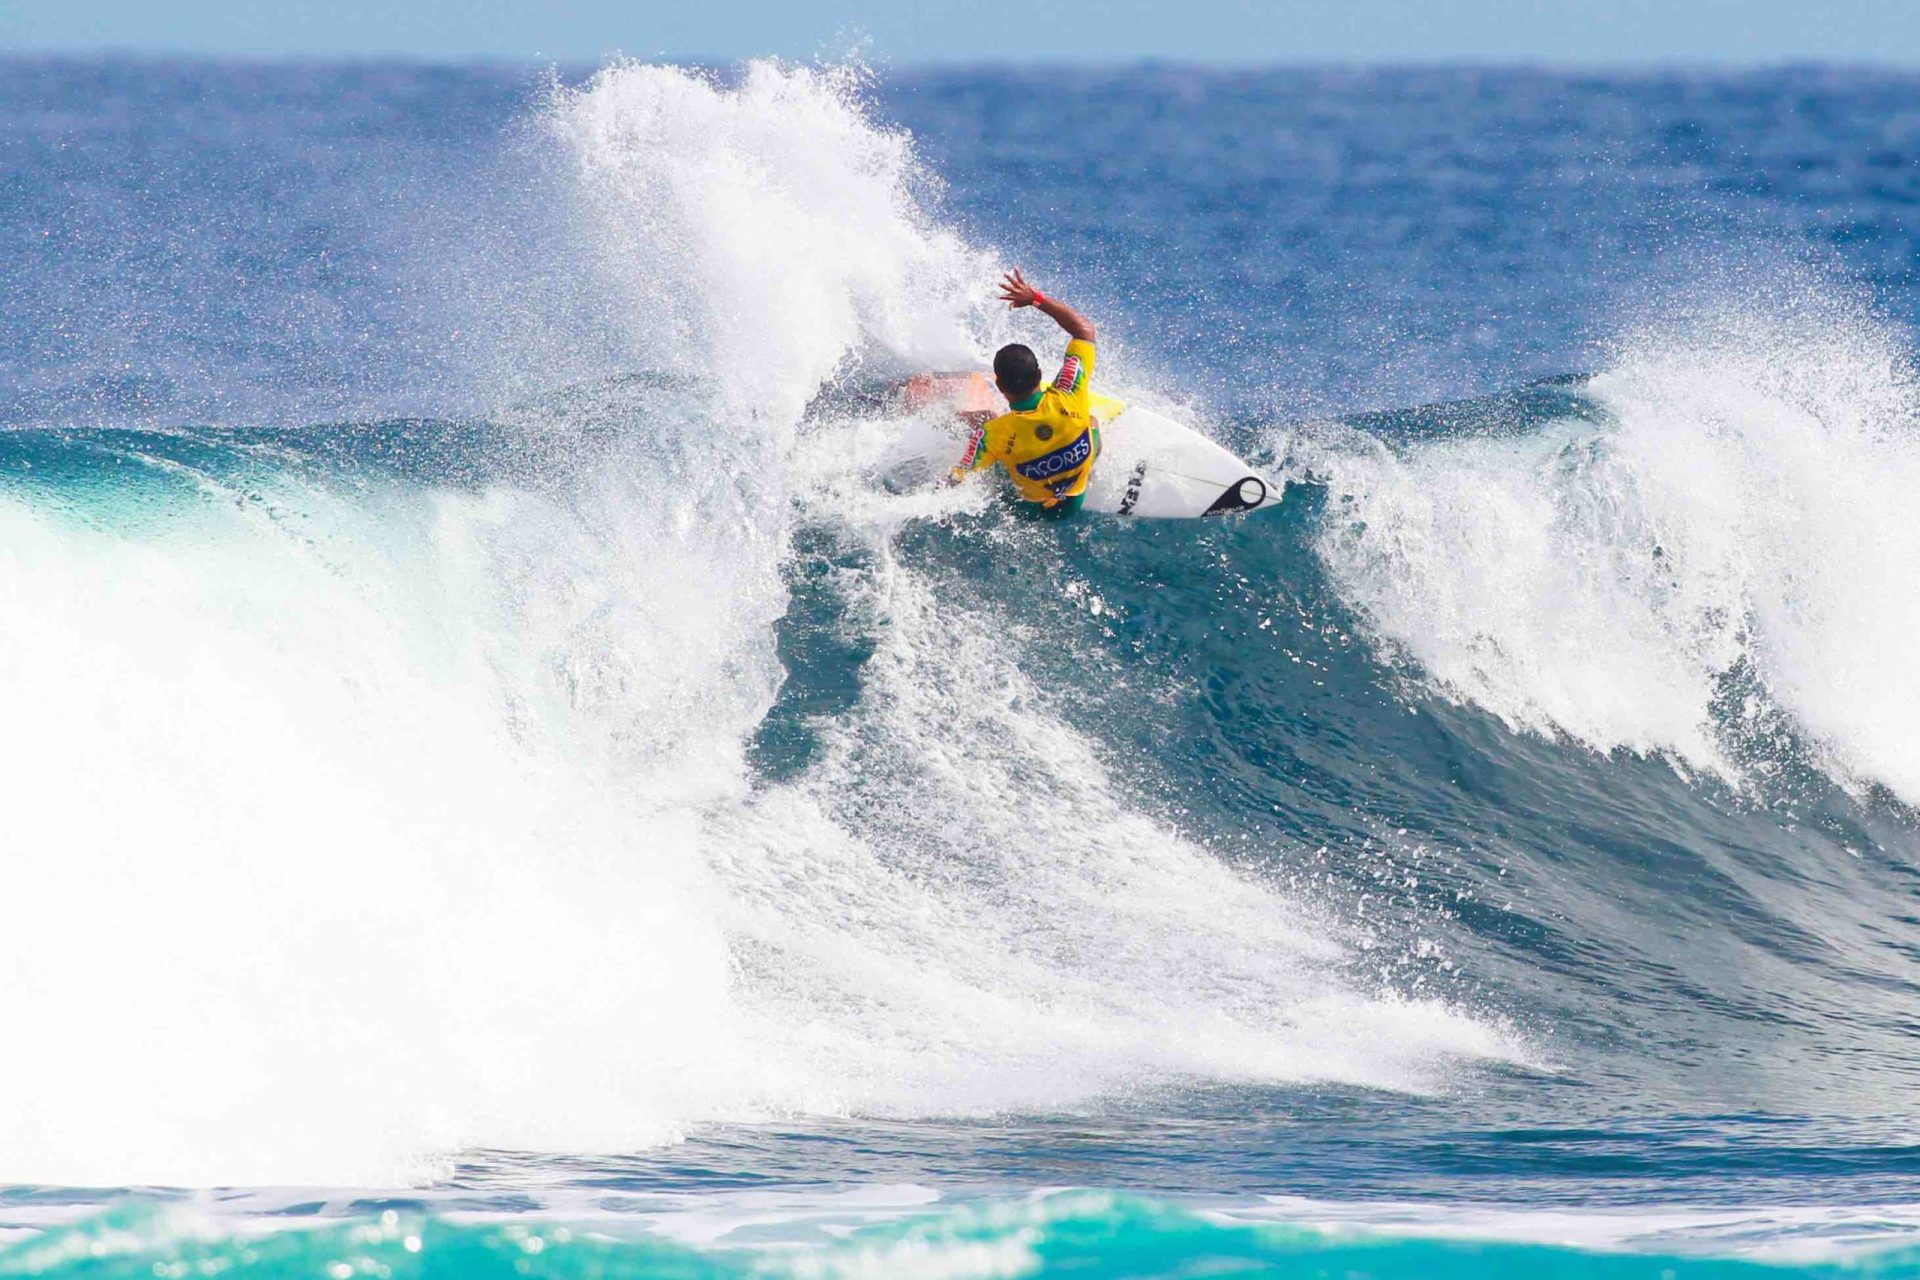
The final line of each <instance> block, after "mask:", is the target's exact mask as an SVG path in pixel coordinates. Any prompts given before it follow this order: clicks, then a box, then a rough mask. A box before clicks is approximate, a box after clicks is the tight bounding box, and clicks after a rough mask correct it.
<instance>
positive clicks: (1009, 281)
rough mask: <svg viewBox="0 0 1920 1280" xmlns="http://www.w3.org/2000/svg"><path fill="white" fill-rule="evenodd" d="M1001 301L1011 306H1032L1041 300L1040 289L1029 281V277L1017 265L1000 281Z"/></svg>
mask: <svg viewBox="0 0 1920 1280" xmlns="http://www.w3.org/2000/svg"><path fill="white" fill-rule="evenodd" d="M1000 301H1002V302H1004V303H1006V304H1007V305H1008V306H1011V307H1030V306H1032V305H1033V304H1034V303H1036V302H1038V301H1040V291H1039V290H1038V289H1036V288H1034V287H1033V286H1032V285H1030V284H1028V283H1027V278H1026V277H1025V276H1023V275H1021V274H1020V268H1018V267H1015V268H1014V269H1013V270H1011V271H1009V272H1007V274H1006V275H1005V276H1004V277H1003V278H1002V279H1001V281H1000Z"/></svg>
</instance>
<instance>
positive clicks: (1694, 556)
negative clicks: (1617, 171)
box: [1301, 293, 1920, 804]
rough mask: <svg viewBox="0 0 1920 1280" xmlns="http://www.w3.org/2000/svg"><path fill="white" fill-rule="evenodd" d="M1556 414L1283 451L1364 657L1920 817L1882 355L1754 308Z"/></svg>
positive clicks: (1628, 741) (1648, 349)
mask: <svg viewBox="0 0 1920 1280" xmlns="http://www.w3.org/2000/svg"><path fill="white" fill-rule="evenodd" d="M1553 399H1554V400H1555V403H1550V404H1534V405H1529V406H1525V407H1524V409H1522V407H1521V406H1517V405H1516V406H1510V408H1512V409H1521V410H1522V411H1521V413H1520V416H1519V417H1518V418H1515V419H1512V425H1513V426H1515V427H1517V428H1518V429H1506V430H1501V429H1498V428H1495V429H1492V430H1489V429H1487V428H1488V425H1489V424H1488V423H1487V422H1486V421H1485V420H1484V419H1483V420H1482V421H1481V422H1480V423H1478V424H1476V425H1475V426H1470V427H1468V428H1467V429H1465V430H1460V429H1453V430H1447V431H1444V432H1443V433H1439V434H1437V435H1429V436H1428V437H1427V438H1426V439H1420V440H1414V439H1411V438H1409V437H1408V436H1406V435H1404V434H1400V433H1392V432H1390V433H1388V434H1382V435H1370V436H1367V437H1365V438H1359V437H1356V436H1354V435H1351V434H1349V435H1345V436H1341V437H1339V438H1337V439H1330V440H1327V441H1325V442H1324V443H1321V442H1303V446H1302V450H1301V460H1302V461H1303V462H1304V463H1305V464H1306V465H1307V466H1309V467H1310V468H1311V469H1312V470H1313V471H1314V473H1315V474H1318V475H1324V476H1325V477H1327V479H1328V483H1329V485H1330V486H1331V493H1332V505H1331V507H1330V510H1329V516H1330V518H1329V520H1328V523H1327V524H1326V526H1325V528H1324V529H1323V531H1322V533H1321V535H1320V539H1319V544H1318V546H1319V551H1320V553H1321V555H1322V556H1323V557H1324V558H1325V560H1326V562H1327V564H1328V566H1329V569H1330V571H1331V573H1332V574H1333V577H1334V579H1335V584H1336V589H1337V590H1338V591H1339V592H1340V593H1341V595H1342V597H1343V598H1344V599H1346V600H1347V601H1349V602H1350V603H1351V604H1352V606H1353V607H1354V609H1355V610H1356V612H1357V613H1358V614H1360V615H1361V616H1362V617H1363V618H1364V619H1365V623H1366V625H1367V627H1368V628H1369V630H1370V632H1371V633H1372V634H1373V636H1374V637H1375V638H1376V639H1377V640H1378V641H1379V643H1380V644H1381V645H1382V646H1383V647H1384V648H1385V649H1387V650H1389V651H1391V653H1393V654H1395V655H1398V656H1400V657H1402V658H1404V659H1405V661H1406V662H1407V664H1408V665H1409V667H1411V668H1413V669H1416V670H1417V671H1418V672H1419V673H1420V678H1421V679H1422V680H1424V681H1427V682H1429V683H1430V685H1431V686H1432V687H1433V688H1435V689H1438V690H1441V691H1443V692H1444V693H1445V694H1446V695H1447V696H1449V697H1454V698H1458V699H1460V700H1462V701H1464V702H1468V703H1471V704H1473V705H1475V706H1478V707H1480V708H1483V709H1485V710H1486V711H1488V712H1490V713H1492V714H1493V715H1495V716H1498V717H1499V718H1500V719H1501V720H1502V721H1503V722H1504V723H1505V724H1507V725H1508V726H1510V727H1512V728H1514V729H1517V730H1528V731H1534V732H1542V733H1548V734H1554V735H1561V736H1564V737H1565V738H1567V739H1571V740H1572V741H1574V742H1577V743H1579V744H1581V745H1582V746H1585V747H1587V748H1589V749H1591V750H1595V751H1601V752H1607V751H1614V750H1624V751H1631V752H1638V753H1643V754H1644V753H1663V754H1665V755H1666V756H1668V757H1669V758H1671V759H1672V760H1673V761H1674V762H1675V763H1676V764H1678V765H1680V766H1682V767H1684V768H1686V769H1689V770H1694V771H1699V772H1702V773H1707V774H1712V775H1716V776H1719V777H1722V778H1725V779H1728V780H1731V781H1734V782H1736V783H1740V782H1747V783H1751V784H1753V785H1754V786H1755V787H1758V788H1760V789H1762V790H1767V791H1775V792H1777V790H1778V786H1779V783H1780V780H1781V777H1782V770H1783V768H1784V767H1785V765H1786V764H1787V763H1789V762H1791V760H1792V759H1793V757H1794V756H1795V755H1796V754H1801V755H1805V756H1807V757H1808V758H1809V759H1810V760H1811V762H1812V763H1813V764H1814V765H1815V766H1816V767H1818V768H1819V769H1821V770H1822V771H1824V772H1825V773H1826V774H1827V775H1828V776H1829V777H1831V778H1832V779H1833V780H1834V781H1836V782H1838V783H1839V784H1840V785H1842V786H1845V787H1848V788H1850V789H1854V790H1862V789H1869V788H1883V789H1885V791H1887V792H1890V793H1891V794H1892V795H1893V796H1895V797H1898V798H1899V799H1900V800H1902V801H1904V802H1906V803H1908V804H1912V803H1915V802H1916V801H1920V751H1917V750H1916V748H1915V743H1916V738H1915V736H1914V733H1913V725H1914V724H1915V723H1916V722H1917V721H1920V683H1916V682H1915V681H1914V680H1913V679H1912V677H1911V673H1910V671H1909V669H1908V668H1909V664H1908V663H1907V660H1906V654H1907V652H1908V649H1909V647H1910V646H1909V644H1908V637H1910V636H1911V635H1912V634H1913V631H1914V628H1915V626H1916V625H1920V584H1917V583H1916V581H1915V579H1914V577H1913V575H1912V574H1910V573H1908V572H1907V571H1906V567H1905V566H1906V565H1908V564H1910V563H1911V562H1912V560H1913V557H1914V555H1915V554H1916V553H1920V534H1916V532H1915V530H1914V526H1913V523H1912V521H1910V520H1909V519H1908V518H1907V514H1906V503H1907V494H1909V493H1910V492H1911V491H1912V487H1913V485H1914V483H1915V482H1916V481H1920V435H1917V434H1916V429H1917V428H1920V399H1916V388H1915V381H1914V374H1913V369H1912V367H1911V363H1910V357H1909V354H1908V349H1907V347H1906V345H1905V343H1904V340H1903V338H1902V336H1901V335H1900V334H1899V333H1898V332H1896V331H1894V330H1893V329H1891V328H1890V327H1889V326H1887V325H1885V324H1884V323H1881V322H1879V321H1877V320H1876V319H1875V318H1874V317H1873V316H1872V315H1871V313H1869V312H1867V311H1866V310H1865V309H1864V308H1862V307H1860V306H1857V305H1851V304H1849V303H1847V302H1846V301H1844V300H1835V299H1832V298H1830V297H1823V296H1822V295H1819V294H1817V293H1816V294H1811V295H1809V294H1799V295H1796V296H1792V297H1788V298H1781V297H1778V296H1762V297H1759V298H1753V299H1748V300H1747V301H1746V302H1745V303H1744V304H1742V305H1740V306H1725V307H1720V308H1716V309H1714V310H1712V311H1709V312H1707V313H1705V314H1695V315H1693V316H1691V317H1689V318H1687V319H1686V320H1684V321H1675V322H1671V323H1667V324H1664V325H1660V326H1656V327H1654V328H1651V329H1650V330H1648V331H1646V332H1643V333H1641V334H1639V335H1637V336H1633V337H1631V338H1629V339H1627V340H1624V341H1622V342H1621V343H1620V344H1618V349H1617V350H1616V351H1615V352H1614V353H1613V355H1612V356H1611V358H1610V359H1609V361H1608V363H1607V366H1606V368H1605V369H1604V371H1602V372H1601V373H1599V374H1597V375H1596V376H1594V377H1592V378H1591V379H1586V380H1583V381H1582V383H1581V384H1580V385H1579V387H1578V389H1577V390H1575V391H1571V392H1570V391H1567V390H1565V389H1562V390H1560V391H1559V392H1557V393H1555V395H1554V396H1553ZM1435 416H1443V415H1435ZM1496 417H1497V415H1496ZM1382 425H1393V424H1382ZM1356 441H1358V447H1356Z"/></svg>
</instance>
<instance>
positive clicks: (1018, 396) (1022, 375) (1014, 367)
mask: <svg viewBox="0 0 1920 1280" xmlns="http://www.w3.org/2000/svg"><path fill="white" fill-rule="evenodd" d="M993 380H994V382H995V383H996V384H998V385H999V387H1000V394H1002V395H1004V396H1005V397H1006V398H1007V399H1008V400H1025V399H1026V398H1027V397H1028V396H1030V395H1032V394H1033V393H1034V392H1035V391H1037V390H1039V389H1040V361H1039V359H1038V358H1037V357H1036V356H1035V355H1034V354H1033V348H1032V347H1029V346H1027V345H1025V344H1024V343H1019V342H1009V343H1008V344H1007V345H1006V346H1004V347H1002V348H1000V349H999V350H998V351H996V352H994V353H993Z"/></svg>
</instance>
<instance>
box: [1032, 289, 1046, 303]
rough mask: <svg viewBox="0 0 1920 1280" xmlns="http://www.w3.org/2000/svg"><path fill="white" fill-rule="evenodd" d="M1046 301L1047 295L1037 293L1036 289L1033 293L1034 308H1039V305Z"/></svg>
mask: <svg viewBox="0 0 1920 1280" xmlns="http://www.w3.org/2000/svg"><path fill="white" fill-rule="evenodd" d="M1046 300H1047V295H1046V294H1044V293H1042V292H1040V291H1039V290H1038V289H1035V290H1034V291H1033V305H1034V306H1036V307H1037V306H1039V305H1040V304H1041V303H1043V302H1045V301H1046Z"/></svg>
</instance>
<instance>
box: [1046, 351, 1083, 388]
mask: <svg viewBox="0 0 1920 1280" xmlns="http://www.w3.org/2000/svg"><path fill="white" fill-rule="evenodd" d="M1079 382H1080V357H1079V356H1068V357H1067V362H1066V363H1065V364H1063V365H1061V366H1060V376H1059V377H1057V378H1055V379H1054V380H1053V385H1054V386H1056V387H1058V388H1059V389H1060V390H1062V391H1071V390H1073V389H1074V387H1075V386H1076V385H1078V384H1079Z"/></svg>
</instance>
